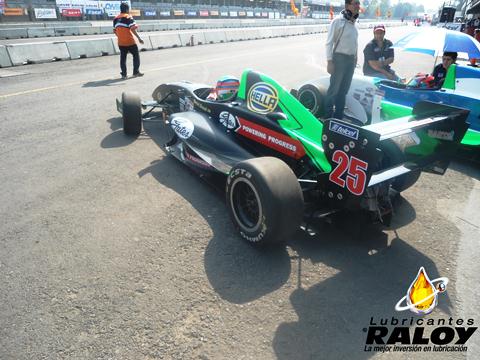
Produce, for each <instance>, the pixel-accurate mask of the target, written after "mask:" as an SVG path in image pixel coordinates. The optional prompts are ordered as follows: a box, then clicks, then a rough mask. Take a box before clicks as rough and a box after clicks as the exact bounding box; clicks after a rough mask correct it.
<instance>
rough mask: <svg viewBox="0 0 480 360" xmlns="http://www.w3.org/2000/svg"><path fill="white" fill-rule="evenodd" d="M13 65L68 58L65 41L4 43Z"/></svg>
mask: <svg viewBox="0 0 480 360" xmlns="http://www.w3.org/2000/svg"><path fill="white" fill-rule="evenodd" d="M6 48H7V52H8V55H9V56H10V60H11V61H12V64H13V65H15V66H16V65H25V64H32V63H33V64H35V63H41V62H49V61H55V60H67V59H70V54H69V52H68V49H67V45H66V44H65V42H63V41H62V42H53V43H52V42H50V43H49V42H43V43H27V44H15V45H6Z"/></svg>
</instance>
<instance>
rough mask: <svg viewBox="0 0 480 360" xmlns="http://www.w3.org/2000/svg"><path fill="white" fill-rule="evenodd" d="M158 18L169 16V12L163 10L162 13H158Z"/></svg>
mask: <svg viewBox="0 0 480 360" xmlns="http://www.w3.org/2000/svg"><path fill="white" fill-rule="evenodd" d="M160 16H170V10H168V11H167V10H163V11H160Z"/></svg>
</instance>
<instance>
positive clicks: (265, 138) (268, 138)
mask: <svg viewBox="0 0 480 360" xmlns="http://www.w3.org/2000/svg"><path fill="white" fill-rule="evenodd" d="M238 122H239V124H240V126H239V127H238V129H237V130H236V131H237V133H239V134H241V135H243V136H245V137H246V138H249V139H251V140H254V141H256V142H258V143H260V144H262V145H265V146H268V147H269V148H272V149H274V150H277V151H278V152H281V153H282V154H285V155H288V156H291V157H293V158H295V159H300V158H301V157H303V156H305V149H304V148H303V145H302V143H301V142H300V141H298V140H295V139H292V138H291V137H289V136H287V135H284V134H280V133H278V132H276V131H273V130H270V129H268V128H266V127H264V126H261V125H258V124H256V123H254V122H251V121H248V120H246V119H243V118H238Z"/></svg>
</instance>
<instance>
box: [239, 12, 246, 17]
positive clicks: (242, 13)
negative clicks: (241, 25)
mask: <svg viewBox="0 0 480 360" xmlns="http://www.w3.org/2000/svg"><path fill="white" fill-rule="evenodd" d="M238 16H247V13H246V12H245V11H239V12H238Z"/></svg>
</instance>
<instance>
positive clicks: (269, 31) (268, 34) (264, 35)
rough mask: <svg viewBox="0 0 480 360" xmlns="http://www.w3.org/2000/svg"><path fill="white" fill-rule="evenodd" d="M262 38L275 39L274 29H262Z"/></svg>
mask: <svg viewBox="0 0 480 360" xmlns="http://www.w3.org/2000/svg"><path fill="white" fill-rule="evenodd" d="M260 37H261V38H262V39H268V38H271V37H274V36H273V31H272V29H270V28H266V29H260Z"/></svg>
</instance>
